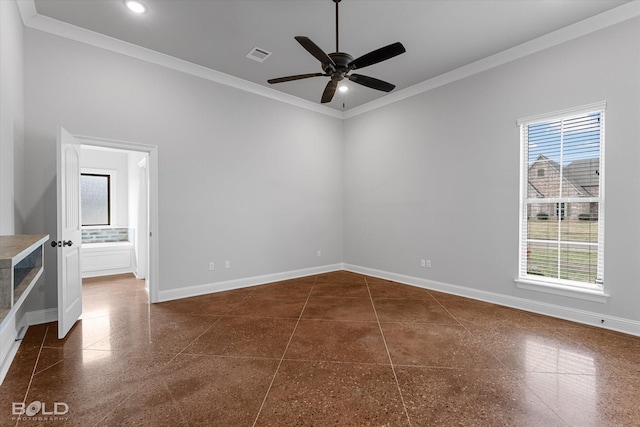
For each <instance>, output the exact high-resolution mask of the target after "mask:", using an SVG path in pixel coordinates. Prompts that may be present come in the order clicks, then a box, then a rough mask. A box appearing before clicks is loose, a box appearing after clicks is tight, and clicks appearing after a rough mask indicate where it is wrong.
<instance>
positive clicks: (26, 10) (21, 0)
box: [16, 0, 38, 26]
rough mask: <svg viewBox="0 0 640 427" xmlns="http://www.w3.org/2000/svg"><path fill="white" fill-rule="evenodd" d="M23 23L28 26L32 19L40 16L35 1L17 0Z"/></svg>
mask: <svg viewBox="0 0 640 427" xmlns="http://www.w3.org/2000/svg"><path fill="white" fill-rule="evenodd" d="M16 3H17V4H18V10H19V11H20V17H21V18H22V23H23V24H24V25H25V26H27V24H28V23H29V21H31V18H33V17H34V16H36V15H37V14H38V11H37V10H36V2H35V1H34V0H16Z"/></svg>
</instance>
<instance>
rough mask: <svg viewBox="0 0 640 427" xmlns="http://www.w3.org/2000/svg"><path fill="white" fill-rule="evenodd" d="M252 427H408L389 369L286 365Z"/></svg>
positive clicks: (307, 363)
mask: <svg viewBox="0 0 640 427" xmlns="http://www.w3.org/2000/svg"><path fill="white" fill-rule="evenodd" d="M256 425H257V426H358V427H360V426H407V425H409V424H408V420H407V416H406V414H405V411H404V408H403V405H402V400H401V398H400V393H399V391H398V386H397V384H396V382H395V378H394V376H393V371H392V370H391V367H390V366H380V365H362V364H352V363H327V362H300V361H289V360H285V361H283V362H282V365H281V366H280V369H279V370H278V374H277V375H276V378H275V381H274V383H273V386H272V387H271V390H270V391H269V395H268V396H267V399H266V401H265V404H264V407H263V408H262V411H261V413H260V416H259V417H258V422H257V423H256Z"/></svg>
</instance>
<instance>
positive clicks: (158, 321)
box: [86, 311, 220, 354]
mask: <svg viewBox="0 0 640 427" xmlns="http://www.w3.org/2000/svg"><path fill="white" fill-rule="evenodd" d="M219 319H220V317H219V316H196V315H192V314H181V313H172V314H170V315H169V314H167V313H164V312H157V311H156V312H154V313H152V314H151V317H150V318H149V319H148V320H147V319H144V320H141V321H140V322H139V323H137V325H138V326H137V327H136V326H132V325H130V324H128V323H125V324H122V323H120V324H118V323H115V322H114V324H113V325H112V327H111V332H110V334H109V335H108V336H107V337H105V338H103V339H101V340H99V341H97V342H95V343H94V344H91V345H90V346H88V347H86V348H87V349H91V350H106V351H124V352H143V353H147V352H157V353H172V354H177V353H179V352H180V351H182V350H184V349H185V348H186V347H187V346H188V345H189V344H191V343H192V342H193V341H194V340H195V339H196V338H198V337H199V336H200V335H201V334H202V333H203V332H205V331H206V330H207V329H209V328H210V327H211V326H212V325H214V324H215V323H216V322H217V321H218V320H219ZM127 325H129V326H128V327H127Z"/></svg>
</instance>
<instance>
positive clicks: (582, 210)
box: [518, 103, 605, 289]
mask: <svg viewBox="0 0 640 427" xmlns="http://www.w3.org/2000/svg"><path fill="white" fill-rule="evenodd" d="M604 109H605V104H604V103H600V104H593V105H589V106H585V107H581V108H578V109H573V110H567V111H563V112H559V113H552V114H549V115H545V116H537V117H533V118H528V119H522V120H519V121H518V124H519V126H520V139H521V157H522V159H521V166H520V167H521V173H520V176H521V190H520V199H521V206H520V214H521V216H520V254H519V259H520V265H519V278H520V279H525V280H533V281H539V282H549V283H553V284H561V285H568V286H577V287H583V288H588V289H602V284H603V255H604V251H603V245H604V227H603V225H604V194H603V193H604V192H603V182H604V167H603V166H604V156H603V154H604Z"/></svg>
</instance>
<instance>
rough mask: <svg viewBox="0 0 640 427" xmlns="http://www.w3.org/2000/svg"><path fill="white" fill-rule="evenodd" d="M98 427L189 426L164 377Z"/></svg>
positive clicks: (125, 402) (117, 408)
mask: <svg viewBox="0 0 640 427" xmlns="http://www.w3.org/2000/svg"><path fill="white" fill-rule="evenodd" d="M96 426H118V427H124V426H137V427H144V426H149V427H163V426H166V427H188V426H189V422H188V420H187V418H186V417H185V415H184V414H183V413H182V408H181V407H180V404H179V403H178V402H176V400H175V399H174V398H173V396H172V395H171V392H170V391H169V389H168V388H167V385H166V383H165V381H164V380H163V379H162V377H155V378H151V379H149V380H148V381H145V382H144V383H143V384H142V385H141V386H140V388H139V389H138V390H136V391H135V392H134V393H133V394H131V395H130V396H128V397H127V398H125V399H124V400H122V401H121V402H120V403H119V404H118V405H116V406H115V407H114V408H113V409H112V410H111V411H110V412H108V413H107V414H106V415H104V417H103V418H102V419H101V420H100V421H99V422H98V423H97V424H96Z"/></svg>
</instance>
